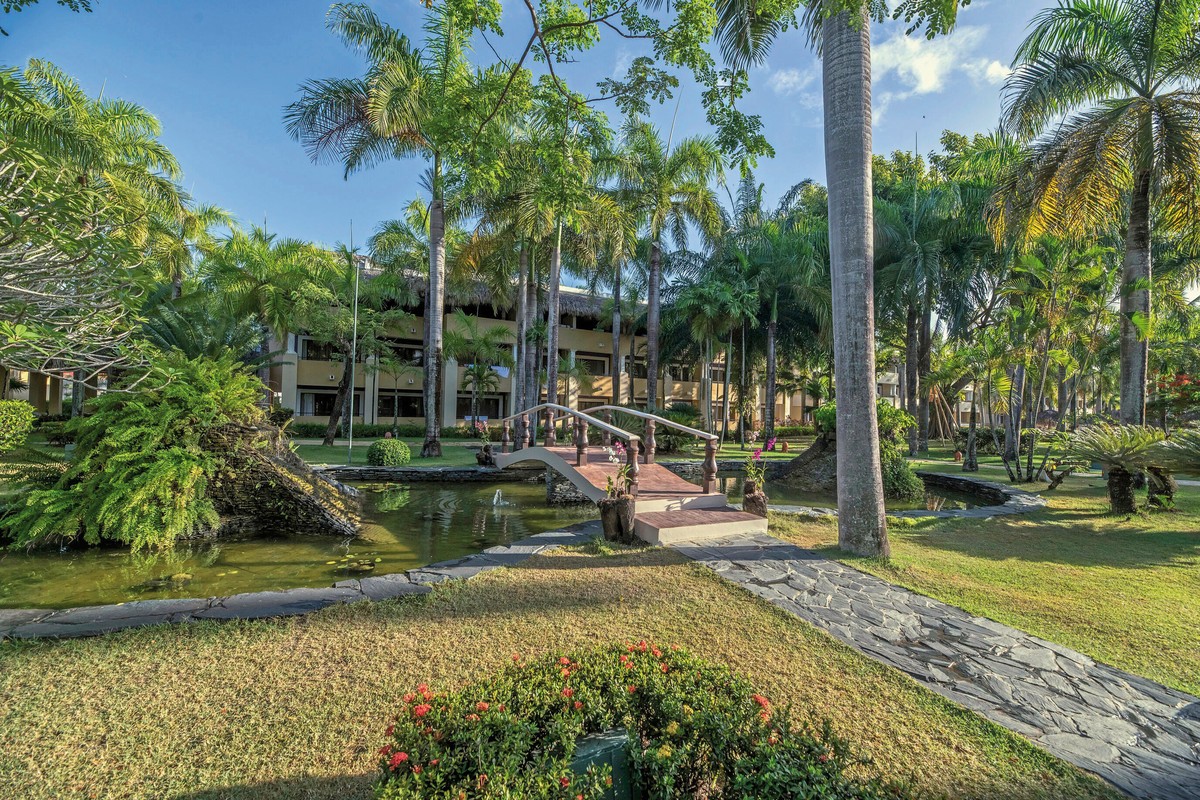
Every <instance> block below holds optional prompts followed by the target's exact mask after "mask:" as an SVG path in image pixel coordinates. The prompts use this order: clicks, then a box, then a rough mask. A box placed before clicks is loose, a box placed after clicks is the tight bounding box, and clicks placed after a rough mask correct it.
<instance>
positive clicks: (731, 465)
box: [655, 458, 746, 478]
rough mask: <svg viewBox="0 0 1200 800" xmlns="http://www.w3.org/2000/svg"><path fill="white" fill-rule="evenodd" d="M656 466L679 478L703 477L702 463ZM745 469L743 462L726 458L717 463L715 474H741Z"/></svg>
mask: <svg viewBox="0 0 1200 800" xmlns="http://www.w3.org/2000/svg"><path fill="white" fill-rule="evenodd" d="M655 463H656V464H658V465H659V466H662V467H666V468H667V469H669V470H671V472H674V473H675V474H676V475H678V476H679V477H681V478H700V477H702V476H703V475H704V463H703V462H702V461H699V460H696V461H656V462H655ZM745 469H746V462H745V460H737V459H732V458H726V459H722V460H719V461H717V472H742V471H744V470H745Z"/></svg>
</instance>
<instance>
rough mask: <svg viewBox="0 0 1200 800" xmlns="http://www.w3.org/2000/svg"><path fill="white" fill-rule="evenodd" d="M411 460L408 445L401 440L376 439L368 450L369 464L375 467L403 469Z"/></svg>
mask: <svg viewBox="0 0 1200 800" xmlns="http://www.w3.org/2000/svg"><path fill="white" fill-rule="evenodd" d="M411 460H412V453H411V452H410V451H409V449H408V445H407V444H405V443H404V442H402V441H400V440H399V439H376V440H375V441H374V442H371V446H370V447H368V448H367V463H368V464H370V465H371V466H373V467H403V466H404V465H405V464H407V463H408V462H409V461H411Z"/></svg>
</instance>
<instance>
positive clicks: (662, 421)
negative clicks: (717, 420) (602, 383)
mask: <svg viewBox="0 0 1200 800" xmlns="http://www.w3.org/2000/svg"><path fill="white" fill-rule="evenodd" d="M588 411H618V412H620V413H622V414H629V415H631V416H634V417H641V418H642V419H652V420H654V421H655V423H657V424H658V425H666V426H667V427H668V428H675V429H676V430H680V431H683V432H684V433H690V434H691V435H692V436H695V437H697V438H700V439H706V440H708V441H714V442H715V441H717V440H718V439H720V438H721V437H720V436H717V435H716V434H715V433H709V432H707V431H702V430H698V429H696V428H689V427H688V426H687V425H684V424H682V423H679V422H673V421H671V420H669V419H667V418H666V417H660V416H658V415H657V414H651V413H649V412H646V411H638V410H637V409H634V408H626V407H625V406H592V407H591V408H589V409H588Z"/></svg>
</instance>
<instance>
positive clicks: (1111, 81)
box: [995, 0, 1200, 425]
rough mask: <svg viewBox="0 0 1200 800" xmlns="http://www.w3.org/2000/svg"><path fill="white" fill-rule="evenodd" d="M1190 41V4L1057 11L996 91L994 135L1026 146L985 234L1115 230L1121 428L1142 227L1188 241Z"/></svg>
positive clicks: (1144, 281) (1137, 374)
mask: <svg viewBox="0 0 1200 800" xmlns="http://www.w3.org/2000/svg"><path fill="white" fill-rule="evenodd" d="M1198 36H1200V3H1198V2H1196V1H1195V0H1172V1H1171V2H1163V0H1110V1H1108V2H1094V1H1093V0H1065V2H1061V3H1060V4H1059V5H1058V6H1056V7H1052V8H1048V9H1045V10H1044V11H1042V12H1040V13H1039V14H1038V16H1037V17H1036V18H1035V19H1034V22H1033V25H1032V30H1031V31H1030V33H1029V35H1028V37H1027V38H1026V39H1025V41H1024V42H1023V43H1022V44H1021V46H1020V48H1019V49H1018V50H1017V55H1016V59H1015V69H1014V71H1013V73H1012V75H1011V76H1010V77H1009V79H1008V82H1007V83H1006V85H1005V94H1006V97H1007V103H1006V108H1005V112H1004V124H1005V127H1006V128H1007V129H1008V130H1009V131H1011V132H1013V133H1015V134H1017V135H1019V136H1023V137H1036V138H1034V139H1033V141H1032V143H1031V144H1030V146H1029V149H1028V154H1027V157H1026V158H1025V159H1024V161H1023V163H1020V164H1019V165H1018V166H1017V167H1016V168H1015V169H1013V170H1011V171H1010V173H1009V175H1008V176H1007V178H1006V179H1005V182H1004V185H1003V192H1002V194H1001V198H1002V199H1003V202H1001V203H998V204H997V206H996V209H995V210H996V221H997V226H998V227H999V228H1000V229H1002V230H1011V229H1013V228H1018V229H1019V230H1020V232H1021V235H1023V236H1025V237H1029V238H1035V237H1038V236H1041V235H1042V234H1044V233H1048V232H1050V233H1054V232H1062V233H1067V234H1079V233H1086V232H1089V231H1092V230H1094V229H1096V228H1097V227H1100V226H1103V225H1104V224H1105V223H1107V222H1109V221H1113V220H1121V221H1123V222H1125V221H1127V222H1126V228H1125V231H1126V232H1125V242H1124V255H1125V258H1124V264H1123V266H1122V277H1121V292H1120V302H1121V347H1120V363H1121V409H1120V412H1121V420H1122V421H1123V422H1126V423H1129V424H1133V425H1142V424H1144V423H1145V418H1146V410H1145V407H1146V386H1147V370H1148V361H1149V354H1148V348H1149V339H1150V336H1151V335H1152V328H1153V316H1152V313H1151V303H1150V288H1151V286H1150V281H1151V276H1152V270H1151V262H1152V252H1151V247H1152V233H1153V226H1154V224H1155V220H1156V219H1157V220H1159V221H1160V222H1161V224H1163V225H1164V226H1165V227H1167V228H1173V229H1175V230H1179V231H1186V232H1187V233H1188V234H1189V235H1191V236H1194V235H1195V233H1196V230H1197V228H1196V203H1195V198H1196V191H1197V184H1196V180H1197V176H1198V175H1200V93H1198V92H1197V89H1198V88H1200V49H1198V48H1197V47H1196V46H1195V43H1196V39H1197V37H1198ZM1064 117H1066V119H1065V120H1064V119H1063V118H1064ZM1010 208H1012V209H1016V210H1018V214H1019V216H1018V217H1017V218H1016V219H1013V218H1012V217H1013V216H1014V215H1012V214H1007V213H1006V212H1007V210H1008V209H1010Z"/></svg>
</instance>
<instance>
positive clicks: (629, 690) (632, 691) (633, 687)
mask: <svg viewBox="0 0 1200 800" xmlns="http://www.w3.org/2000/svg"><path fill="white" fill-rule="evenodd" d="M625 688H626V690H627V691H628V692H629V693H630V694H633V693H634V692H636V691H637V687H636V686H627V687H625Z"/></svg>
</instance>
